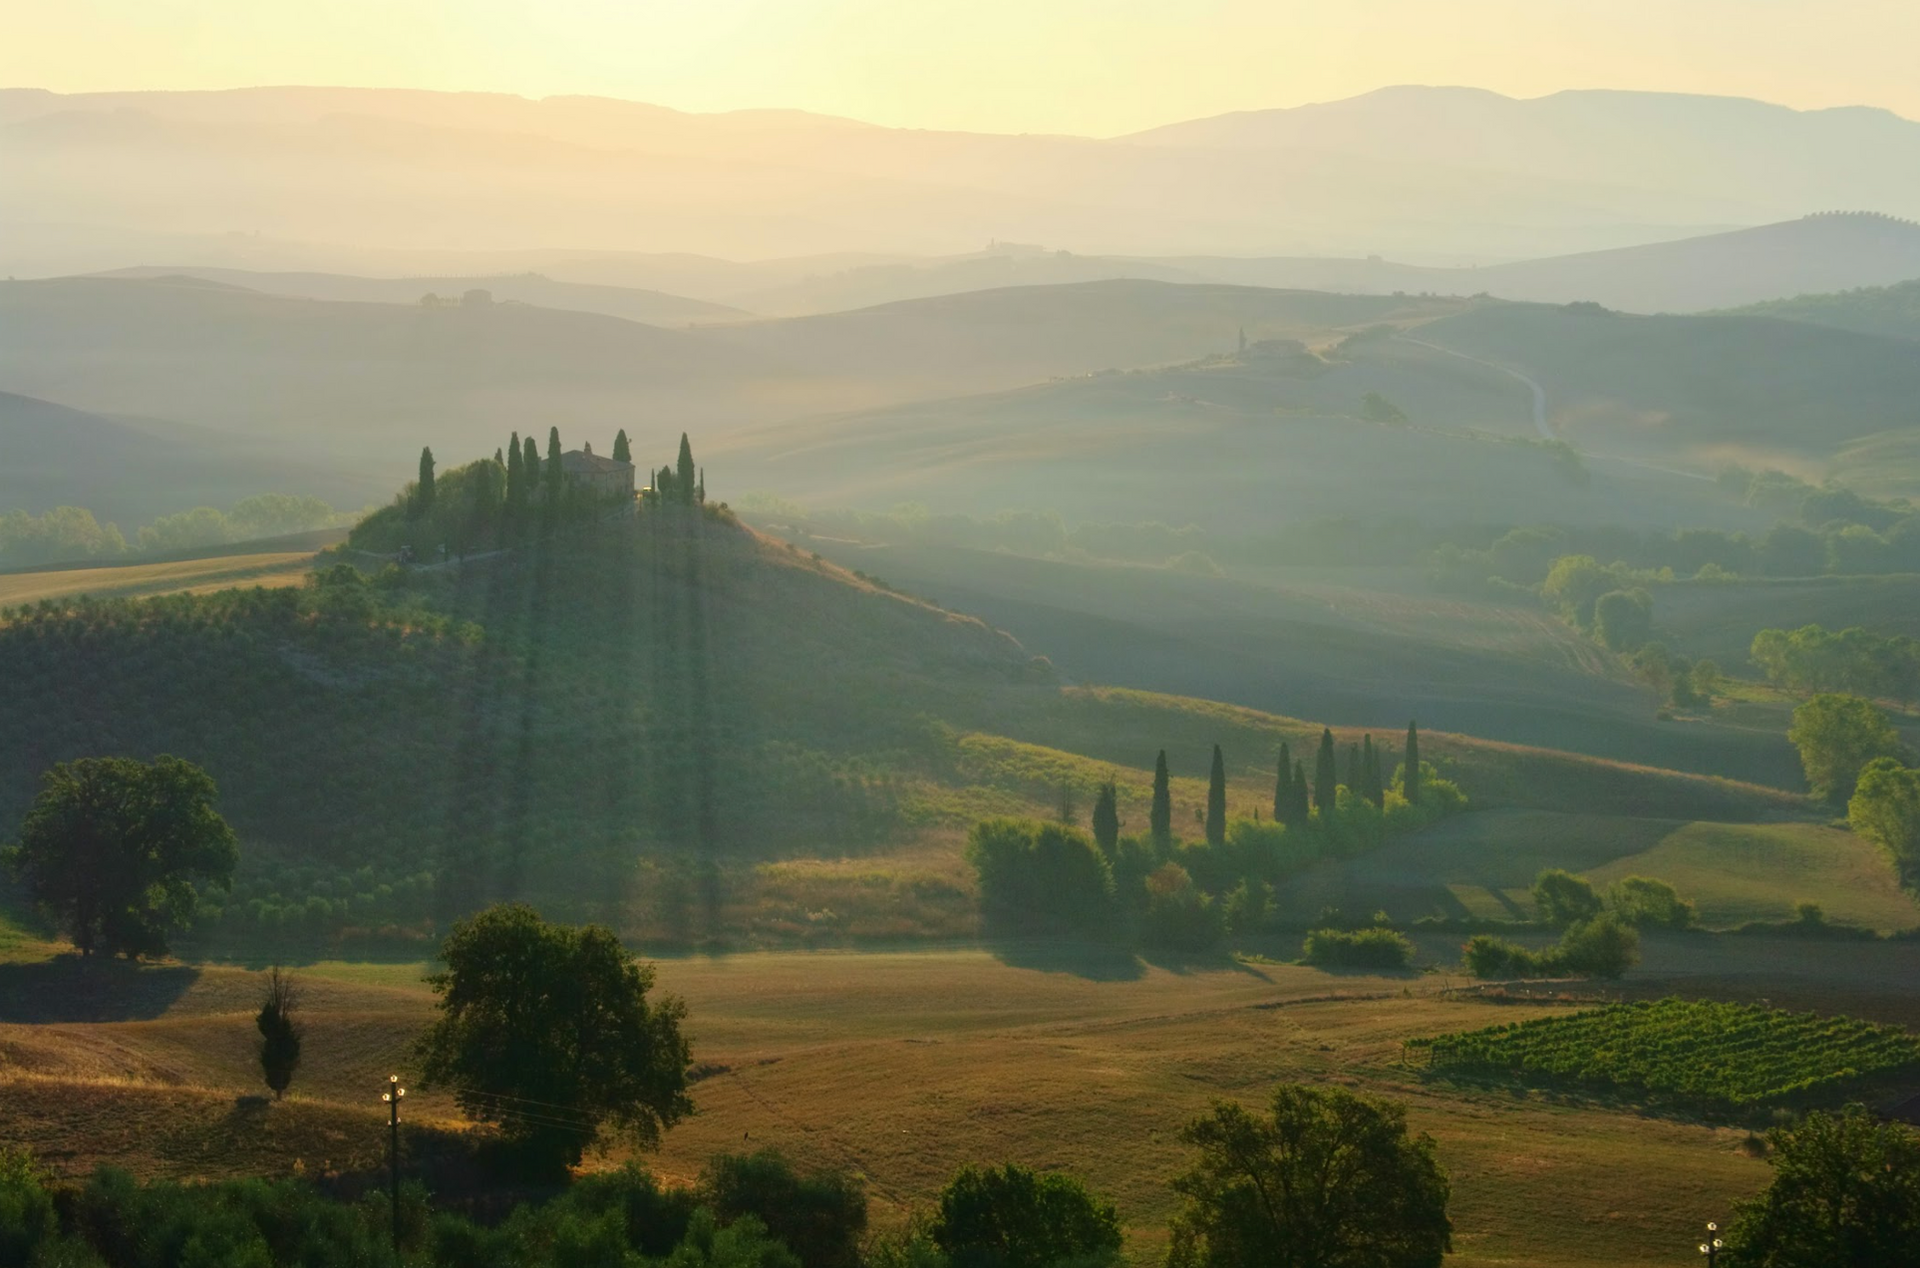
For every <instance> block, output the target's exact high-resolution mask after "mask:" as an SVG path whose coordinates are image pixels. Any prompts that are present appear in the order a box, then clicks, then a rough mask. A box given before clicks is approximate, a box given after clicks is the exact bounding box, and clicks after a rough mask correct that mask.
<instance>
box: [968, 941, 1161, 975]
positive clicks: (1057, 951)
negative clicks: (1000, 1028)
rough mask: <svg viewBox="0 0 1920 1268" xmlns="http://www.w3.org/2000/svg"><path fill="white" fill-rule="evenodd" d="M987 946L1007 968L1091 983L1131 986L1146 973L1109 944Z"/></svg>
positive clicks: (994, 943)
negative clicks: (1070, 977)
mask: <svg viewBox="0 0 1920 1268" xmlns="http://www.w3.org/2000/svg"><path fill="white" fill-rule="evenodd" d="M986 945H987V951H988V953H989V954H991V955H992V956H993V958H994V959H996V960H998V961H1000V963H1002V964H1004V965H1006V966H1008V967H1009V968H1015V969H1033V970H1035V971H1036V972H1040V973H1070V974H1072V975H1073V976H1074V977H1083V978H1086V979H1087V980H1088V981H1090V982H1134V981H1138V980H1139V979H1140V978H1142V977H1144V976H1146V972H1147V969H1146V965H1145V964H1143V963H1142V962H1141V960H1140V957H1139V956H1137V955H1135V954H1134V953H1133V951H1132V949H1131V948H1128V947H1122V946H1115V945H1113V944H1112V943H1103V942H1069V941H1058V942H1055V941H1048V940H1043V939H1037V938H1020V939H1013V938H1007V939H999V940H995V941H991V942H989V943H987V944H986Z"/></svg>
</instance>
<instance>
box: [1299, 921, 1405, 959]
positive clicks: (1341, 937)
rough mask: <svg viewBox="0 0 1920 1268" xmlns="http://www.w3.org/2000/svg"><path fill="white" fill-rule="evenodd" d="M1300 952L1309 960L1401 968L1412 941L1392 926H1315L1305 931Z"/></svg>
mask: <svg viewBox="0 0 1920 1268" xmlns="http://www.w3.org/2000/svg"><path fill="white" fill-rule="evenodd" d="M1300 954H1301V955H1302V956H1303V957H1304V958H1305V959H1306V961H1307V963H1308V964H1322V965H1339V966H1342V967H1345V968H1366V969H1403V968H1405V967H1406V966H1407V964H1408V963H1409V962H1410V961H1412V959H1413V943H1412V942H1411V941H1410V940H1409V939H1408V938H1407V936H1406V935H1405V934H1403V933H1400V932H1398V931H1397V930H1393V929H1360V930H1356V931H1348V930H1345V929H1316V930H1314V931H1313V932H1312V933H1310V934H1308V935H1307V940H1306V942H1305V943H1303V944H1302V945H1301V947H1300Z"/></svg>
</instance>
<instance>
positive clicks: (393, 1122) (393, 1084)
mask: <svg viewBox="0 0 1920 1268" xmlns="http://www.w3.org/2000/svg"><path fill="white" fill-rule="evenodd" d="M406 1094H407V1089H405V1088H403V1087H401V1086H400V1076H399V1075H397V1074H389V1075H388V1076H387V1090H386V1091H384V1092H382V1093H381V1094H380V1099H381V1100H383V1101H385V1102H386V1103H387V1202H388V1207H387V1210H388V1215H389V1219H390V1222H391V1223H392V1224H393V1257H394V1260H395V1262H398V1261H399V1258H400V1098H401V1097H403V1096H405V1095H406Z"/></svg>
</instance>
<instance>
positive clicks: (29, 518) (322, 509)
mask: <svg viewBox="0 0 1920 1268" xmlns="http://www.w3.org/2000/svg"><path fill="white" fill-rule="evenodd" d="M354 517H355V516H354V513H350V512H344V511H337V510H335V509H334V508H333V507H331V506H329V505H327V504H326V503H325V502H323V501H321V500H320V499H319V498H315V497H296V496H293V495H291V494H286V493H266V494H261V495H260V496H258V497H250V498H243V499H242V500H240V501H239V502H236V503H235V504H234V505H233V506H232V507H231V508H229V509H228V510H226V511H220V510H216V509H215V508H213V507H211V506H200V507H195V508H194V509H193V510H190V511H181V512H179V513H177V514H173V515H162V516H160V517H159V518H158V519H156V520H154V521H153V522H152V523H151V524H148V525H145V526H143V527H142V528H141V529H139V531H138V532H136V533H135V534H134V537H133V540H132V541H131V542H129V541H128V539H127V538H126V536H125V535H123V534H122V533H121V531H120V529H119V527H118V526H117V525H114V524H103V523H101V522H100V521H99V520H97V519H95V518H94V514H93V512H92V511H89V510H85V509H83V508H81V507H77V506H57V507H55V508H54V509H52V510H50V511H48V512H46V513H45V514H43V515H29V514H27V513H26V512H25V511H21V510H13V511H7V512H5V513H0V567H14V568H20V567H29V566H32V565H35V564H49V563H67V562H69V561H72V562H84V561H86V560H110V559H124V558H126V557H128V556H131V555H138V554H166V553H169V552H173V551H182V550H197V549H199V548H201V547H204V546H223V545H227V544H229V543H232V542H245V541H255V540H258V539H261V538H268V537H285V536H288V535H290V534H293V533H305V532H310V531H312V530H314V529H318V528H334V527H337V526H340V525H343V524H347V523H351V522H352V520H353V518H354Z"/></svg>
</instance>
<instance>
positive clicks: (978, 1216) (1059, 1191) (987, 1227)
mask: <svg viewBox="0 0 1920 1268" xmlns="http://www.w3.org/2000/svg"><path fill="white" fill-rule="evenodd" d="M930 1231H931V1234H932V1237H933V1241H934V1244H935V1245H937V1246H939V1247H940V1249H941V1250H944V1251H946V1252H947V1254H948V1255H950V1256H951V1257H952V1259H953V1268H1055V1266H1056V1265H1059V1264H1062V1263H1064V1262H1072V1263H1075V1264H1084V1265H1088V1266H1089V1268H1091V1265H1095V1264H1107V1263H1112V1262H1115V1261H1116V1260H1117V1259H1118V1258H1119V1254H1120V1217H1119V1215H1118V1213H1117V1212H1115V1210H1114V1207H1113V1203H1111V1202H1108V1201H1106V1200H1105V1199H1104V1198H1102V1197H1100V1196H1099V1195H1098V1194H1096V1193H1094V1192H1093V1191H1092V1190H1090V1189H1088V1188H1087V1186H1086V1185H1085V1184H1083V1183H1081V1182H1080V1181H1079V1180H1077V1179H1075V1178H1074V1177H1073V1176H1069V1175H1061V1174H1058V1173H1055V1174H1051V1175H1041V1174H1038V1173H1036V1172H1033V1171H1030V1170H1028V1169H1027V1168H1025V1167H1021V1166H1016V1165H1014V1164H1013V1163H1007V1164H1006V1165H1005V1166H1002V1167H999V1168H990V1167H974V1166H967V1167H962V1168H961V1169H960V1170H959V1172H958V1173H956V1174H955V1175H954V1177H953V1179H952V1180H950V1181H948V1182H947V1187H946V1188H945V1189H943V1190H941V1192H940V1209H939V1211H938V1213H937V1214H936V1215H935V1216H934V1220H933V1226H932V1229H931V1230H930Z"/></svg>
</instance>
